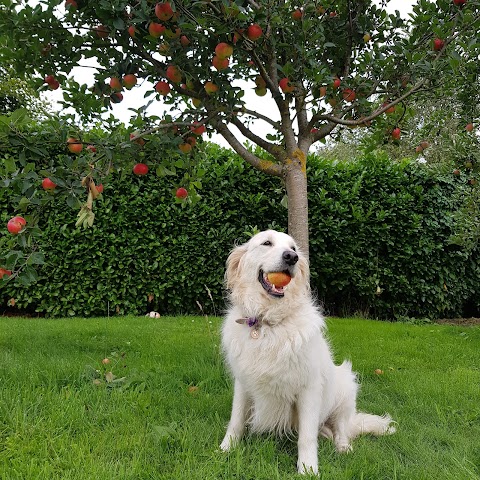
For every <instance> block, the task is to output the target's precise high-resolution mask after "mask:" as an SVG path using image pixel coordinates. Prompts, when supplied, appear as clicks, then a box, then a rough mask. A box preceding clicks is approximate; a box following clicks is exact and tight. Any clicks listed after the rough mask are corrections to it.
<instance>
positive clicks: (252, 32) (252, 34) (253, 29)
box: [247, 23, 263, 42]
mask: <svg viewBox="0 0 480 480" xmlns="http://www.w3.org/2000/svg"><path fill="white" fill-rule="evenodd" d="M262 35H263V31H262V28H261V27H260V25H258V24H256V23H254V24H253V25H250V26H249V27H248V28H247V37H248V38H249V40H252V42H255V41H257V40H258V39H259V38H260V37H261V36H262Z"/></svg>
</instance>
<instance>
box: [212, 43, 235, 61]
mask: <svg viewBox="0 0 480 480" xmlns="http://www.w3.org/2000/svg"><path fill="white" fill-rule="evenodd" d="M232 54H233V47H232V46H231V45H229V44H228V43H225V42H221V43H219V44H218V45H217V46H216V47H215V55H216V56H217V57H218V58H220V59H224V58H228V57H231V56H232Z"/></svg>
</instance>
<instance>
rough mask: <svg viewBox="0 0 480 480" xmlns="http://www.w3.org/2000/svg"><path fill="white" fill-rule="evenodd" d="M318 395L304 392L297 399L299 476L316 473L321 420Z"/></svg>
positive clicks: (314, 392) (309, 391)
mask: <svg viewBox="0 0 480 480" xmlns="http://www.w3.org/2000/svg"><path fill="white" fill-rule="evenodd" d="M320 398H321V397H320V394H319V392H317V391H315V390H304V391H303V392H302V393H301V394H300V395H299V397H298V401H297V411H298V461H297V469H298V473H301V474H309V473H310V474H312V473H313V474H315V475H316V474H317V473H318V432H319V427H320V421H323V419H321V418H320V417H321V411H322V409H321V405H319V403H320Z"/></svg>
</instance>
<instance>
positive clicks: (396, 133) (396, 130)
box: [392, 127, 402, 140]
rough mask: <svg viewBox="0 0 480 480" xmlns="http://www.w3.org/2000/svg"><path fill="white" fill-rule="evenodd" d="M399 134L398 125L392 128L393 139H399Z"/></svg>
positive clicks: (400, 132)
mask: <svg viewBox="0 0 480 480" xmlns="http://www.w3.org/2000/svg"><path fill="white" fill-rule="evenodd" d="M401 134H402V131H401V130H400V129H399V128H398V127H397V128H394V129H393V130H392V138H393V139H394V140H399V139H400V136H401Z"/></svg>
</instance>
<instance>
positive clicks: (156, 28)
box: [148, 22, 166, 38]
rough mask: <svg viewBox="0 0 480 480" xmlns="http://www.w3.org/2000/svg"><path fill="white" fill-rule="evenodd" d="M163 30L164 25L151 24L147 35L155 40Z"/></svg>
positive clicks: (164, 28)
mask: <svg viewBox="0 0 480 480" xmlns="http://www.w3.org/2000/svg"><path fill="white" fill-rule="evenodd" d="M165 30H166V27H165V25H162V24H161V23H156V22H151V23H150V25H149V26H148V33H149V34H150V35H151V36H152V37H155V38H157V37H159V36H160V35H162V33H163V32H164V31H165Z"/></svg>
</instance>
